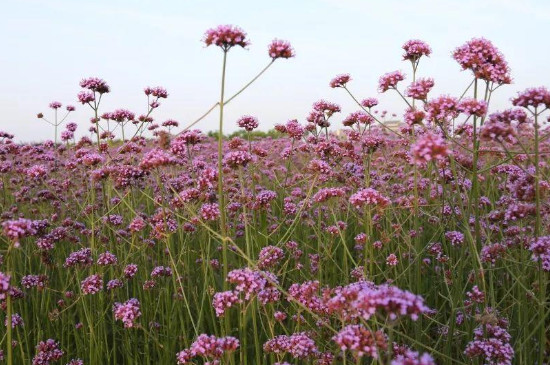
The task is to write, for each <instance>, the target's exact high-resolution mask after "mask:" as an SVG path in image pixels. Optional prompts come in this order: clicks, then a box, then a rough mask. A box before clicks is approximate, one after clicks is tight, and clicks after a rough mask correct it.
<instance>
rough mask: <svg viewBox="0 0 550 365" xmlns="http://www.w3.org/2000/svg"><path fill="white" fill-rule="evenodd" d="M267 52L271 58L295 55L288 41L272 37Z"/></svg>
mask: <svg viewBox="0 0 550 365" xmlns="http://www.w3.org/2000/svg"><path fill="white" fill-rule="evenodd" d="M268 54H269V57H271V58H272V59H273V60H276V59H278V58H292V57H294V56H296V53H295V52H294V49H293V48H292V46H291V45H290V43H289V42H287V41H283V40H280V39H274V40H273V41H272V42H271V43H270V44H269V46H268Z"/></svg>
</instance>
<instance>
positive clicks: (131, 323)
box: [113, 298, 141, 328]
mask: <svg viewBox="0 0 550 365" xmlns="http://www.w3.org/2000/svg"><path fill="white" fill-rule="evenodd" d="M113 313H114V315H115V319H116V320H117V321H122V323H124V327H125V328H132V327H135V325H136V323H135V321H136V319H137V318H138V317H140V316H141V311H140V304H139V301H138V300H137V299H136V298H132V299H129V300H127V301H126V302H124V303H119V302H116V303H115V304H114V305H113Z"/></svg>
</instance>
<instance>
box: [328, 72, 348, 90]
mask: <svg viewBox="0 0 550 365" xmlns="http://www.w3.org/2000/svg"><path fill="white" fill-rule="evenodd" d="M350 81H351V76H350V75H349V74H342V75H337V76H336V77H335V78H333V79H332V80H330V83H329V86H330V87H331V88H333V89H334V88H337V87H346V84H347V83H348V82H350Z"/></svg>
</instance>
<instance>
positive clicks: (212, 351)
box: [176, 334, 239, 365]
mask: <svg viewBox="0 0 550 365" xmlns="http://www.w3.org/2000/svg"><path fill="white" fill-rule="evenodd" d="M238 348H239V340H237V339H236V338H235V337H231V336H226V337H216V336H213V335H212V336H209V335H206V334H201V335H200V336H199V337H198V338H197V340H196V341H195V342H193V343H192V344H191V346H190V347H189V348H188V349H185V350H183V351H180V352H178V353H177V354H176V360H177V362H178V365H183V364H191V361H192V359H194V358H195V357H199V356H202V357H204V358H206V359H214V362H212V363H211V364H212V365H214V364H220V362H219V361H218V360H219V359H221V357H222V356H223V355H224V354H225V353H226V352H233V351H235V350H236V349H238Z"/></svg>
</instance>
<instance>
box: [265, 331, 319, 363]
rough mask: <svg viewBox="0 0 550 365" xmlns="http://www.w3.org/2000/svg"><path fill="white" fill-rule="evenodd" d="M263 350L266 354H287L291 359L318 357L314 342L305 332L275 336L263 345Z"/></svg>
mask: <svg viewBox="0 0 550 365" xmlns="http://www.w3.org/2000/svg"><path fill="white" fill-rule="evenodd" d="M263 348H264V351H265V352H267V353H275V354H282V353H289V354H290V355H291V356H292V357H293V358H295V359H302V360H304V359H308V358H316V357H317V356H318V355H319V349H318V348H317V345H315V341H313V340H312V339H311V337H309V336H308V335H307V334H306V333H305V332H298V333H293V334H292V335H290V336H287V335H280V336H276V337H274V338H272V339H271V340H269V341H267V342H266V343H264V346H263Z"/></svg>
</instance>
